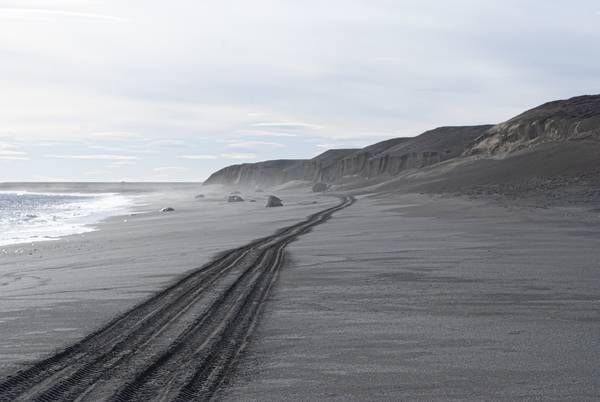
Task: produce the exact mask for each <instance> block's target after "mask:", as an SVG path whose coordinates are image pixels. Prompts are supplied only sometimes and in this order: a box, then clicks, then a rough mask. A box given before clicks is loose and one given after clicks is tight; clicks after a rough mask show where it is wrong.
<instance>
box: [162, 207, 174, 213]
mask: <svg viewBox="0 0 600 402" xmlns="http://www.w3.org/2000/svg"><path fill="white" fill-rule="evenodd" d="M160 212H175V209H174V208H171V207H166V208H163V209H161V210H160Z"/></svg>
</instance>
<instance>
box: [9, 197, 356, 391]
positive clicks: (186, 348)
mask: <svg viewBox="0 0 600 402" xmlns="http://www.w3.org/2000/svg"><path fill="white" fill-rule="evenodd" d="M354 201H355V200H354V198H353V197H341V202H340V203H339V204H338V205H336V206H334V207H331V208H328V209H325V210H323V211H321V212H318V213H316V214H314V215H311V216H309V217H308V218H307V219H305V220H304V221H301V222H299V223H297V224H295V225H292V226H289V227H287V228H285V229H283V230H280V231H278V232H277V233H275V234H274V235H271V236H267V237H265V238H262V239H258V240H255V241H253V242H251V243H249V244H247V245H245V246H243V247H240V248H237V249H234V250H231V251H229V252H227V253H225V254H223V255H222V256H221V257H220V258H217V259H215V260H214V261H212V262H210V263H209V264H207V265H205V266H203V267H200V268H198V269H196V270H194V271H192V272H191V273H190V274H188V275H187V276H185V277H184V278H182V279H180V280H179V281H178V282H176V283H174V284H173V285H171V286H169V287H168V288H166V289H164V290H163V291H161V292H159V293H157V294H156V295H154V296H153V297H151V298H150V299H148V300H146V301H144V302H143V303H141V304H139V305H138V306H136V307H134V308H133V309H131V310H129V311H127V312H125V313H124V314H122V315H120V316H119V317H117V318H115V319H114V320H113V321H111V322H110V323H108V324H107V325H106V326H104V327H103V328H101V329H99V330H98V331H96V332H94V333H92V334H90V335H88V336H87V337H85V338H84V339H82V340H81V341H79V342H78V343H76V344H74V345H73V346H71V347H69V348H67V349H65V350H63V351H61V352H59V353H57V354H55V355H53V356H51V357H49V358H47V359H45V360H42V361H40V362H38V363H36V364H34V365H33V366H31V367H29V368H27V369H25V370H23V371H21V372H18V373H17V374H15V375H14V376H12V377H9V378H7V379H5V380H4V381H2V382H0V401H2V402H4V401H18V400H21V401H31V400H33V401H40V402H46V401H75V400H111V401H116V402H121V401H149V400H163V401H164V400H177V401H189V400H199V401H200V400H209V399H210V398H211V397H212V396H213V394H214V393H215V392H216V390H217V389H218V387H219V385H220V384H221V383H222V382H223V381H224V379H225V378H226V376H227V374H228V373H229V372H230V370H231V368H232V367H233V366H234V365H235V362H236V360H237V357H238V356H239V353H240V352H241V350H242V349H243V348H244V345H245V343H246V341H247V338H248V336H249V335H250V334H251V333H252V330H253V328H254V326H255V324H256V321H257V319H258V316H259V313H260V311H261V308H262V306H263V305H264V302H265V300H266V299H267V297H268V294H269V290H270V289H271V287H272V285H273V283H274V281H275V279H276V277H277V273H278V271H279V269H280V267H281V265H282V264H283V260H284V254H285V247H286V246H287V245H288V244H289V243H290V242H291V241H293V240H294V239H295V238H296V237H298V236H300V235H302V234H304V233H306V232H308V231H310V230H311V229H312V228H313V227H314V226H316V225H318V224H321V223H323V222H325V221H327V220H328V219H329V218H330V217H331V216H332V215H333V214H334V213H335V212H336V211H339V210H341V209H343V208H346V207H348V206H350V205H352V204H353V203H354Z"/></svg>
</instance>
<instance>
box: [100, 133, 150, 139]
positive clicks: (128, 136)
mask: <svg viewBox="0 0 600 402" xmlns="http://www.w3.org/2000/svg"><path fill="white" fill-rule="evenodd" d="M90 137H94V138H101V139H109V140H132V139H143V138H144V136H143V135H141V134H138V133H131V132H128V131H105V132H99V133H91V134H90Z"/></svg>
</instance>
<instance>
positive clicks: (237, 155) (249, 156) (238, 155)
mask: <svg viewBox="0 0 600 402" xmlns="http://www.w3.org/2000/svg"><path fill="white" fill-rule="evenodd" d="M221 156H222V157H223V158H225V159H254V158H256V154H251V153H237V152H233V153H225V154H221Z"/></svg>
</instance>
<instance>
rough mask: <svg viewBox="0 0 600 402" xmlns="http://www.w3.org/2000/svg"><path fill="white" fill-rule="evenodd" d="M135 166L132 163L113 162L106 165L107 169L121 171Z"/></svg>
mask: <svg viewBox="0 0 600 402" xmlns="http://www.w3.org/2000/svg"><path fill="white" fill-rule="evenodd" d="M133 165H135V162H134V161H114V162H113V163H111V164H108V165H106V168H107V169H121V168H124V167H128V166H133Z"/></svg>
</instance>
